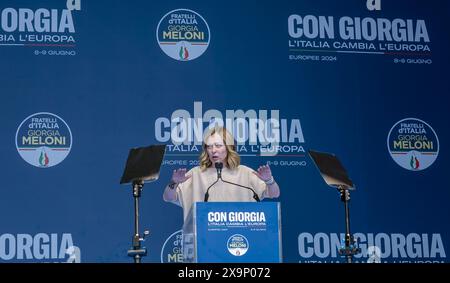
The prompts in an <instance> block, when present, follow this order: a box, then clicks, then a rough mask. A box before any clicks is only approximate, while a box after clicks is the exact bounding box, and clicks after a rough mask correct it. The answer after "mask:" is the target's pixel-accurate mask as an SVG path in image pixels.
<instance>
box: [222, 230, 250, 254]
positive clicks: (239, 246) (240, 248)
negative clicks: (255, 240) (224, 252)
mask: <svg viewBox="0 0 450 283" xmlns="http://www.w3.org/2000/svg"><path fill="white" fill-rule="evenodd" d="M227 248H228V251H229V252H230V254H232V255H234V256H243V255H244V254H245V253H247V251H248V248H249V247H248V240H247V238H245V237H244V236H242V235H240V234H235V235H233V236H231V237H230V238H229V239H228V242H227Z"/></svg>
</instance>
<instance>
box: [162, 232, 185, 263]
mask: <svg viewBox="0 0 450 283" xmlns="http://www.w3.org/2000/svg"><path fill="white" fill-rule="evenodd" d="M182 247H183V231H182V230H178V231H176V232H175V233H173V234H172V235H170V236H169V237H168V238H167V239H166V241H165V242H164V244H163V246H162V249H161V263H177V262H183V249H182Z"/></svg>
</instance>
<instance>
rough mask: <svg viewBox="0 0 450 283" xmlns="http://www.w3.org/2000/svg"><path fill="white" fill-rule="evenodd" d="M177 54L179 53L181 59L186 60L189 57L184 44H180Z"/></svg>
mask: <svg viewBox="0 0 450 283" xmlns="http://www.w3.org/2000/svg"><path fill="white" fill-rule="evenodd" d="M178 54H179V55H180V59H181V60H187V59H188V58H189V51H188V50H187V48H186V47H185V46H184V45H183V46H181V48H180V52H179V53H178Z"/></svg>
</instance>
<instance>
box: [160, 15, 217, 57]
mask: <svg viewBox="0 0 450 283" xmlns="http://www.w3.org/2000/svg"><path fill="white" fill-rule="evenodd" d="M210 35H211V34H210V31H209V26H208V23H207V22H206V21H205V19H204V18H203V17H202V16H200V15H199V14H198V13H196V12H194V11H192V10H188V9H177V10H173V11H170V12H169V13H167V14H165V15H164V16H163V17H162V19H161V20H160V21H159V23H158V27H157V28H156V38H157V40H158V44H159V46H160V47H161V49H162V50H163V51H164V53H166V54H167V55H168V56H169V57H172V58H173V59H175V60H179V61H189V60H194V59H195V58H198V57H200V56H201V55H202V54H203V53H204V52H205V51H206V49H207V48H208V45H209V39H210Z"/></svg>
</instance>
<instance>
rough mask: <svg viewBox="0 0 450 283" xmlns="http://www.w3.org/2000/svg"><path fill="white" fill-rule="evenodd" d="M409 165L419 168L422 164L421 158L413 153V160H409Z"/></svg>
mask: <svg viewBox="0 0 450 283" xmlns="http://www.w3.org/2000/svg"><path fill="white" fill-rule="evenodd" d="M409 165H410V166H411V168H412V169H418V168H419V166H420V163H419V159H417V157H416V156H415V155H411V160H410V161H409Z"/></svg>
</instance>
